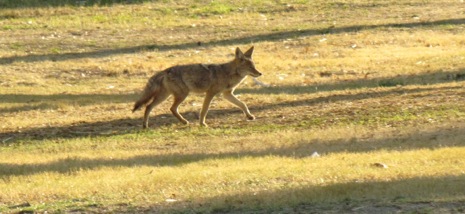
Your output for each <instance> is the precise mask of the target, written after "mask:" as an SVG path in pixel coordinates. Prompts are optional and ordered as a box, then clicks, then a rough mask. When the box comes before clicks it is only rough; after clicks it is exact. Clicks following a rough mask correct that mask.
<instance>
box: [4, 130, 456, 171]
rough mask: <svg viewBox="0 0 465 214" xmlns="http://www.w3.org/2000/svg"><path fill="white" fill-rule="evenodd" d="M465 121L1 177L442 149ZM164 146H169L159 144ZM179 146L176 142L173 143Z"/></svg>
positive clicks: (15, 167) (64, 165) (74, 162)
mask: <svg viewBox="0 0 465 214" xmlns="http://www.w3.org/2000/svg"><path fill="white" fill-rule="evenodd" d="M463 139H465V125H457V126H451V127H438V128H435V129H432V130H428V131H418V132H415V133H408V134H403V135H396V136H394V135H387V136H385V137H378V138H375V137H372V138H356V137H354V138H339V139H332V140H326V139H309V140H305V139H300V140H299V139H294V142H293V143H292V144H290V145H289V146H282V147H275V146H273V145H269V144H267V142H266V140H262V141H260V140H257V142H254V143H257V144H262V145H263V147H262V148H261V149H259V150H255V151H251V150H248V149H242V150H240V149H239V150H238V151H234V152H223V153H217V152H215V151H212V153H203V152H200V153H199V152H186V153H185V154H179V153H172V154H148V155H137V156H134V157H129V158H121V159H118V158H94V159H90V158H81V157H68V158H64V159H60V160H57V161H53V162H48V163H37V164H14V163H0V178H2V177H4V178H7V177H10V176H20V175H33V174H36V173H42V172H57V173H63V174H69V173H74V172H76V171H79V170H82V169H85V170H93V169H97V168H101V167H116V168H118V167H137V166H153V167H163V166H182V165H185V164H190V163H195V162H199V161H206V160H210V159H238V160H239V159H241V158H243V157H264V156H270V155H271V156H283V157H291V158H306V157H310V156H311V155H312V153H313V152H314V151H318V152H319V153H320V154H322V155H328V154H335V153H347V152H349V153H366V152H373V151H379V150H393V151H410V150H416V149H438V148H445V147H464V146H465V141H463ZM159 146H160V148H161V147H163V149H167V148H165V147H166V146H164V145H159ZM170 146H176V145H170Z"/></svg>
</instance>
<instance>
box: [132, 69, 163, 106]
mask: <svg viewBox="0 0 465 214" xmlns="http://www.w3.org/2000/svg"><path fill="white" fill-rule="evenodd" d="M164 73H165V72H160V73H157V74H155V75H153V76H152V77H150V79H149V82H148V83H147V85H146V86H145V88H144V91H143V92H142V97H141V98H140V99H139V100H138V101H137V102H136V103H135V104H134V108H133V109H132V112H135V111H137V110H139V109H140V108H141V107H142V106H144V105H145V104H147V103H148V102H149V101H150V100H151V99H152V98H153V96H154V94H156V93H157V92H158V91H159V90H160V87H161V84H162V81H163V78H164Z"/></svg>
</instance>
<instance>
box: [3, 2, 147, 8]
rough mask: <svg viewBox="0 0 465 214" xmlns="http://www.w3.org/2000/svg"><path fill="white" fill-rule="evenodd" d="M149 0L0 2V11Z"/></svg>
mask: <svg viewBox="0 0 465 214" xmlns="http://www.w3.org/2000/svg"><path fill="white" fill-rule="evenodd" d="M147 1H149V0H42V1H36V0H22V1H20V3H18V0H2V1H1V2H0V8H1V9H17V8H47V7H63V6H75V7H79V6H85V7H87V6H94V5H99V6H109V5H117V4H139V3H143V2H147Z"/></svg>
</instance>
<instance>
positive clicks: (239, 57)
mask: <svg viewBox="0 0 465 214" xmlns="http://www.w3.org/2000/svg"><path fill="white" fill-rule="evenodd" d="M236 59H244V54H243V53H242V51H241V49H239V47H237V48H236Z"/></svg>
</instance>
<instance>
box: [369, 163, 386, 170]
mask: <svg viewBox="0 0 465 214" xmlns="http://www.w3.org/2000/svg"><path fill="white" fill-rule="evenodd" d="M371 165H372V166H374V167H378V168H384V169H387V168H389V167H388V165H386V164H384V163H374V164H371Z"/></svg>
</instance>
